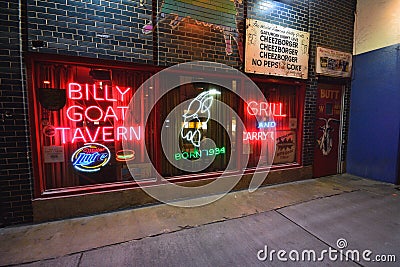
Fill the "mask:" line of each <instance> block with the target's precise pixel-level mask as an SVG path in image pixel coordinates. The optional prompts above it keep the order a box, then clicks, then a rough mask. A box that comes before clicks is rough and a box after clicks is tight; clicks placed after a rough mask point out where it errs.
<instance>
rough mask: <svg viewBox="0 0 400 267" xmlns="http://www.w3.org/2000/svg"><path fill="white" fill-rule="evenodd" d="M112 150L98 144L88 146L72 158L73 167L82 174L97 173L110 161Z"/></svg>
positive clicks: (76, 152) (75, 153)
mask: <svg viewBox="0 0 400 267" xmlns="http://www.w3.org/2000/svg"><path fill="white" fill-rule="evenodd" d="M110 155H111V154H110V150H109V149H108V148H107V147H106V146H104V145H102V144H97V143H90V144H86V145H85V146H83V147H81V148H79V149H77V150H76V151H75V152H74V153H73V154H72V157H71V162H72V165H73V166H74V168H75V169H77V170H78V171H82V172H97V171H99V170H100V169H101V167H103V166H105V165H106V164H107V163H108V162H109V161H110Z"/></svg>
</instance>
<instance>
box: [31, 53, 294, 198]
mask: <svg viewBox="0 0 400 267" xmlns="http://www.w3.org/2000/svg"><path fill="white" fill-rule="evenodd" d="M32 73H33V74H32V75H33V77H32V78H33V79H32V80H33V94H31V96H32V97H33V103H34V105H33V114H32V115H33V119H32V121H33V122H34V124H33V127H32V129H33V130H34V136H35V141H36V142H34V143H35V151H36V154H35V155H36V157H35V159H36V162H37V164H36V169H37V173H38V174H39V175H38V179H40V181H39V184H40V185H41V190H42V191H43V190H44V191H46V190H50V191H51V190H53V191H52V192H55V191H57V190H58V189H63V188H76V187H80V186H82V187H85V186H91V185H101V184H109V185H114V184H121V183H124V184H123V186H126V183H132V182H141V181H143V182H149V181H151V182H152V183H157V182H159V181H160V180H158V179H157V178H156V177H157V175H156V173H155V172H154V171H153V166H154V167H155V169H156V170H157V172H158V173H159V174H161V175H162V176H163V177H166V178H174V179H175V178H177V179H181V178H183V179H202V178H204V177H206V175H204V174H205V173H207V174H209V173H214V172H222V171H225V170H226V169H228V170H229V171H233V172H235V171H237V170H239V169H243V168H254V167H256V166H261V167H262V166H265V167H269V166H270V165H272V164H274V165H279V164H287V163H294V162H298V159H297V154H298V151H297V149H298V148H299V147H300V146H299V144H298V140H297V139H298V136H299V129H298V128H299V127H298V125H299V117H298V116H299V110H300V100H299V90H298V89H299V86H293V85H282V84H276V83H268V82H258V83H257V85H258V87H259V88H260V90H261V91H262V94H263V96H264V97H265V99H257V97H256V96H252V95H248V96H246V97H247V99H245V100H246V101H247V104H246V103H245V102H244V100H242V99H240V98H239V96H238V95H236V93H235V92H236V91H237V92H239V91H240V92H241V95H246V83H247V81H240V80H231V79H228V78H226V77H218V79H220V78H221V79H224V81H227V83H226V84H231V85H232V86H231V89H232V90H233V91H231V90H228V89H226V88H223V87H221V86H218V85H215V84H212V83H206V82H201V80H202V79H197V77H196V75H195V74H187V75H189V76H184V75H181V76H177V77H179V79H180V81H181V82H180V84H182V85H180V86H178V87H176V88H174V89H173V90H171V91H169V92H168V93H167V94H165V95H164V96H162V97H161V99H160V100H159V101H158V102H157V103H156V104H155V101H156V99H158V95H157V93H160V92H158V88H157V84H158V85H159V84H160V83H162V82H165V81H162V80H160V81H159V80H154V81H152V82H150V83H149V84H146V86H147V87H148V88H142V89H143V90H140V91H139V90H138V89H139V87H141V85H142V84H143V83H144V82H145V81H146V80H147V79H148V78H150V77H151V76H152V75H153V74H154V72H152V71H146V70H133V69H126V68H120V67H107V66H94V65H93V66H92V65H83V64H78V63H76V64H68V63H54V62H47V61H45V62H42V61H36V63H35V64H34V66H33V68H32ZM177 75H180V73H179V74H177ZM193 77H195V78H193ZM160 79H161V78H160ZM225 79H226V80H225ZM203 80H204V79H203ZM135 94H136V97H133V95H135ZM138 94H139V95H138ZM249 94H250V93H249ZM132 102H133V103H132ZM153 104H154V107H153ZM131 106H133V107H134V109H131V108H128V107H131ZM149 111H150V112H149ZM147 113H150V115H149V118H148V119H146V115H147ZM237 114H238V115H237ZM238 116H239V117H238ZM128 118H129V119H128ZM239 120H241V121H243V122H244V126H243V125H242V124H241V123H240V121H239ZM126 122H127V123H126ZM243 127H244V128H243ZM125 141H126V142H125ZM261 141H267V145H266V146H265V147H263V148H262V146H261ZM123 144H124V145H123ZM263 144H265V143H263ZM146 151H147V153H148V155H149V157H150V161H149V160H148V159H147V157H146ZM274 152H275V154H274ZM247 157H249V162H248V163H247V164H246V163H245V158H247ZM259 161H260V162H261V164H259ZM79 190H81V189H79Z"/></svg>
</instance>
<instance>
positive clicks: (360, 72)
mask: <svg viewBox="0 0 400 267" xmlns="http://www.w3.org/2000/svg"><path fill="white" fill-rule="evenodd" d="M351 90H352V91H351V107H350V123H349V137H348V154H347V172H348V173H351V174H354V175H359V176H362V177H366V178H371V179H375V180H380V181H385V182H390V183H398V182H399V181H398V173H399V150H400V45H394V46H388V47H385V48H382V49H378V50H374V51H371V52H368V53H364V54H361V55H358V56H355V58H354V74H353V82H352V89H351Z"/></svg>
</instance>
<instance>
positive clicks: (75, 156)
mask: <svg viewBox="0 0 400 267" xmlns="http://www.w3.org/2000/svg"><path fill="white" fill-rule="evenodd" d="M150 76H151V73H149V72H143V71H140V72H135V71H129V70H122V69H104V68H96V67H85V66H79V65H69V64H46V63H43V62H41V63H38V64H36V66H35V76H34V80H35V90H36V91H35V93H36V100H37V101H35V110H36V114H35V120H36V127H37V128H36V130H37V133H36V136H37V142H38V150H39V153H38V157H39V161H40V162H41V163H42V164H41V174H42V180H43V181H44V187H45V188H46V189H55V188H63V187H74V186H82V185H93V184H102V183H111V182H121V181H132V177H131V175H130V173H129V171H128V169H127V168H126V163H127V162H128V161H129V162H130V163H131V164H136V168H135V170H137V174H135V175H137V176H143V178H149V177H152V176H153V175H152V173H151V171H150V170H151V168H149V166H147V165H146V164H143V158H142V157H141V155H143V150H144V139H145V138H146V136H144V135H143V133H144V128H143V127H144V125H143V124H142V123H141V122H142V120H141V114H135V116H137V123H136V125H133V126H131V127H125V126H124V125H123V122H124V117H125V114H126V111H127V107H128V105H129V102H130V100H131V97H132V95H133V94H134V92H135V90H136V89H137V88H138V87H139V86H140V85H141V84H142V83H143V81H144V80H145V79H147V78H148V77H150ZM149 97H151V91H150V92H149V93H148V95H147V96H143V101H140V102H139V103H135V104H136V105H139V106H143V108H144V106H145V105H146V104H147V98H149ZM147 138H148V137H147ZM122 139H125V140H129V141H131V142H130V143H131V144H132V146H131V148H130V149H128V150H123V148H122V146H121V141H122ZM151 149H153V148H151V147H150V150H151Z"/></svg>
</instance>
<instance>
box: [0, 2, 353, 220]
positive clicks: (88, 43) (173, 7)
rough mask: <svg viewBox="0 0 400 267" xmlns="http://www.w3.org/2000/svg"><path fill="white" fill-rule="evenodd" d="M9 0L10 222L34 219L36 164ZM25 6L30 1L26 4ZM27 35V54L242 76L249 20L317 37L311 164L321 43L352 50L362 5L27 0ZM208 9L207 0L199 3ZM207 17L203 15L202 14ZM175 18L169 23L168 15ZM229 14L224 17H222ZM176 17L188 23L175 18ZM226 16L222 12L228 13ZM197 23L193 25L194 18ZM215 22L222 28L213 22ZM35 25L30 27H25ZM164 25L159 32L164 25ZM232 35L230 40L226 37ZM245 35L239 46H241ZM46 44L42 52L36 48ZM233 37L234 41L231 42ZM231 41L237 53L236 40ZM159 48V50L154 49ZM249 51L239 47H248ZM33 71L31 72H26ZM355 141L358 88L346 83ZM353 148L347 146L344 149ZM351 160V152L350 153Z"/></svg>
mask: <svg viewBox="0 0 400 267" xmlns="http://www.w3.org/2000/svg"><path fill="white" fill-rule="evenodd" d="M14 2H15V1H4V0H0V6H1V8H3V9H4V10H5V11H4V12H3V14H1V15H0V20H1V21H2V24H1V26H0V30H1V36H0V40H1V44H2V47H1V50H0V51H1V54H0V56H1V58H2V61H1V62H2V63H1V69H2V72H1V77H0V78H1V84H0V86H1V90H0V97H1V100H2V101H1V106H0V107H1V111H0V112H4V111H9V112H10V114H12V115H13V117H12V118H8V119H7V120H6V121H5V122H4V123H1V127H2V133H5V135H4V134H2V136H1V139H0V145H1V146H0V154H1V155H2V157H1V158H0V161H1V166H2V168H1V171H0V175H1V181H0V183H1V184H0V185H1V189H2V190H1V193H2V209H3V210H2V216H1V217H2V218H4V217H7V218H8V222H9V223H21V222H27V221H30V220H31V219H32V215H31V214H32V213H31V203H30V199H31V196H32V190H31V182H32V180H33V179H32V174H31V163H30V159H29V156H30V148H29V133H28V131H27V129H28V128H27V127H28V126H27V125H26V123H25V122H26V121H28V120H27V118H26V110H27V105H26V95H27V93H28V91H27V89H26V86H25V85H24V84H23V83H22V82H21V80H22V81H23V80H25V79H21V78H22V77H21V68H20V57H19V47H18V45H16V44H18V43H19V31H18V13H19V10H18V2H15V3H14ZM22 2H24V1H22ZM26 2H27V6H26V9H27V10H22V14H25V13H26V14H27V25H28V28H26V27H24V29H26V30H27V36H26V38H25V39H24V44H25V45H24V47H23V50H24V51H30V52H41V53H49V54H61V55H74V56H81V57H89V58H100V59H109V60H116V61H127V62H133V63H141V64H150V65H153V64H155V65H160V66H169V65H173V64H176V63H180V62H185V61H192V60H208V61H215V62H220V63H225V64H227V65H230V66H233V67H235V68H239V69H241V67H242V63H241V61H240V49H238V47H240V46H241V42H242V40H243V31H244V27H243V24H244V19H245V18H246V17H248V18H254V19H260V20H264V21H266V22H270V23H274V24H278V25H281V26H285V27H290V28H294V29H297V30H301V31H308V32H310V36H311V39H310V61H309V62H310V64H309V79H308V80H307V81H306V83H307V91H306V102H305V120H304V139H303V163H304V164H305V165H311V164H312V162H313V152H314V145H315V136H314V123H315V111H316V88H317V82H318V79H317V78H318V77H317V76H316V75H315V52H316V46H317V45H321V46H324V47H328V48H332V49H337V50H341V51H345V52H351V51H352V40H353V20H354V10H355V2H356V0H282V1H269V2H271V3H273V4H274V8H273V9H268V1H267V0H250V1H243V3H242V1H238V0H235V2H230V1H229V0H215V1H212V3H210V4H209V5H208V6H202V7H196V8H192V9H186V10H182V9H181V6H180V3H178V2H185V3H186V2H189V1H172V0H165V1H164V4H163V5H161V3H162V2H161V1H151V0H137V1H133V0H98V1H95V0H82V1H75V0H47V1H39V0H27V1H26ZM191 3H192V4H193V3H194V5H199V4H198V2H196V1H194V2H191ZM199 10H200V11H199ZM163 12H164V14H165V16H164V17H163V16H162V15H161V13H163ZM216 12H220V13H216ZM171 13H176V14H177V15H178V17H175V16H170V15H169V14H171ZM218 14H220V15H218ZM187 16H190V17H191V18H187ZM210 20H213V21H214V23H210ZM23 21H25V20H23ZM154 26H156V27H154ZM224 33H225V34H224ZM235 38H236V39H235ZM35 40H39V41H44V42H45V46H44V47H40V48H36V49H34V48H33V46H32V43H31V41H35ZM229 40H230V41H229ZM229 42H230V44H231V47H230V49H229V48H228V46H227V43H229ZM154 44H157V45H154ZM238 45H239V46H238ZM24 70H25V68H23V71H24ZM346 88H347V89H346V104H345V105H346V113H345V118H346V122H345V128H344V130H345V135H347V118H348V106H349V92H350V84H349V83H348V84H347V85H346ZM343 148H344V149H345V148H346V146H345V145H344V146H343ZM343 153H344V154H345V150H344V152H343Z"/></svg>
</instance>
